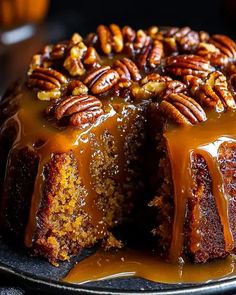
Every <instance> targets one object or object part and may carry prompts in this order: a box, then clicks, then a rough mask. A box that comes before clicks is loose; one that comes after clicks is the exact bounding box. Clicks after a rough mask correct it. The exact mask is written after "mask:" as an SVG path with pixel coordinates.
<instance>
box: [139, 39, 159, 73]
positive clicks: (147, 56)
mask: <svg viewBox="0 0 236 295" xmlns="http://www.w3.org/2000/svg"><path fill="white" fill-rule="evenodd" d="M162 56H163V44H162V42H160V41H159V40H154V41H153V43H149V44H148V45H146V46H144V47H143V48H142V50H141V52H140V54H139V56H138V60H137V64H138V66H139V67H140V68H145V67H150V68H155V67H156V66H158V65H159V64H160V61H161V58H162Z"/></svg>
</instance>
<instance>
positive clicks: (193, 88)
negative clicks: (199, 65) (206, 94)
mask: <svg viewBox="0 0 236 295" xmlns="http://www.w3.org/2000/svg"><path fill="white" fill-rule="evenodd" d="M183 81H184V83H185V84H186V85H187V87H188V89H189V91H190V93H191V94H193V95H195V93H196V92H197V90H198V89H199V87H200V86H201V85H202V84H203V81H202V79H200V78H198V77H196V76H192V75H187V76H184V77H183Z"/></svg>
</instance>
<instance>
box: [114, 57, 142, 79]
mask: <svg viewBox="0 0 236 295" xmlns="http://www.w3.org/2000/svg"><path fill="white" fill-rule="evenodd" d="M113 68H114V69H115V70H116V71H117V72H118V74H119V75H120V77H121V78H123V79H127V80H133V81H138V80H140V79H141V75H140V72H139V69H138V67H137V66H136V64H135V63H134V62H132V60H130V59H129V58H123V59H121V60H116V61H115V62H114V64H113Z"/></svg>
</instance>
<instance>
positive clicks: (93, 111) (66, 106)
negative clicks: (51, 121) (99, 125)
mask: <svg viewBox="0 0 236 295" xmlns="http://www.w3.org/2000/svg"><path fill="white" fill-rule="evenodd" d="M103 113H104V112H103V110H102V103H101V101H100V100H99V99H97V98H96V97H94V96H92V95H76V96H69V97H68V98H66V99H64V100H62V101H61V102H59V104H57V106H55V108H54V114H55V117H56V119H57V120H61V119H62V118H69V123H70V125H73V126H81V125H84V124H87V123H93V122H95V120H96V119H97V118H98V117H100V116H101V115H102V114H103Z"/></svg>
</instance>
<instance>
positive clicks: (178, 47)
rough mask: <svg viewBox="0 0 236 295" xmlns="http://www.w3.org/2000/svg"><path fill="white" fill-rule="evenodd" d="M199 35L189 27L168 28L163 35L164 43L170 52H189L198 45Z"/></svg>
mask: <svg viewBox="0 0 236 295" xmlns="http://www.w3.org/2000/svg"><path fill="white" fill-rule="evenodd" d="M199 39H200V38H199V34H198V33H197V32H195V31H192V30H191V28H189V27H183V28H175V27H173V28H170V29H169V30H167V32H166V33H165V34H164V40H163V41H164V42H165V43H166V44H167V45H169V48H170V49H171V50H172V51H180V52H191V51H193V50H194V49H195V48H196V47H197V45H198V44H199V41H200V40H199Z"/></svg>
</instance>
